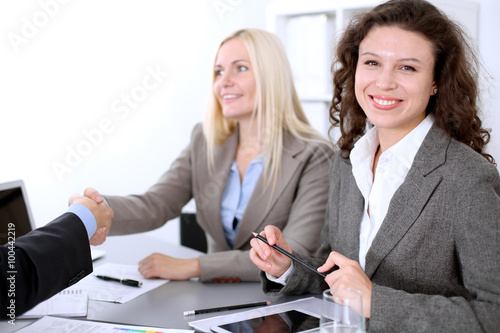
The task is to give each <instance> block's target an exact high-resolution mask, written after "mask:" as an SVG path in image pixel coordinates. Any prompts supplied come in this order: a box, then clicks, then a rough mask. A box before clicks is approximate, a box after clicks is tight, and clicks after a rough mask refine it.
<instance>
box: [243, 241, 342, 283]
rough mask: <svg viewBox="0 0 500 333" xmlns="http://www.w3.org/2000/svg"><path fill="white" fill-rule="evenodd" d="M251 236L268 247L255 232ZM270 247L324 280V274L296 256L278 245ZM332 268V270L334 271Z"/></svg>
mask: <svg viewBox="0 0 500 333" xmlns="http://www.w3.org/2000/svg"><path fill="white" fill-rule="evenodd" d="M252 234H253V235H254V237H255V238H257V239H259V240H261V241H263V242H264V243H266V244H267V245H269V242H268V241H267V239H265V238H264V237H262V236H261V235H259V234H258V233H256V232H252ZM269 246H270V247H272V248H273V249H276V250H277V251H278V252H281V253H283V254H284V255H286V256H287V257H288V258H290V259H292V260H293V261H295V262H296V263H298V264H301V265H302V266H304V267H305V268H307V269H309V270H311V271H313V272H314V273H316V274H318V275H319V276H321V277H323V278H326V274H325V273H320V272H318V270H317V269H315V268H314V267H312V266H311V265H309V264H308V263H305V262H303V261H302V260H300V259H299V258H297V257H296V256H294V255H293V254H291V253H290V252H288V251H285V250H283V249H282V248H281V247H279V246H278V245H269ZM335 267H337V269H338V266H337V265H335ZM335 267H334V269H335Z"/></svg>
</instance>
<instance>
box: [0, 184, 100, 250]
mask: <svg viewBox="0 0 500 333" xmlns="http://www.w3.org/2000/svg"><path fill="white" fill-rule="evenodd" d="M47 222H48V221H47ZM35 228H36V225H35V222H34V219H33V215H32V213H31V207H30V204H29V201H28V192H27V191H26V186H25V185H24V181H22V180H15V181H11V182H7V183H1V184H0V245H4V244H7V242H8V241H9V236H11V239H13V238H12V236H15V238H19V237H21V236H23V235H26V234H27V233H28V232H30V231H31V230H33V229H35ZM90 250H91V255H92V260H95V259H97V258H100V257H102V256H104V254H105V253H106V252H105V251H104V250H100V249H97V248H94V247H91V249H90Z"/></svg>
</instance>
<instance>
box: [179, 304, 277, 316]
mask: <svg viewBox="0 0 500 333" xmlns="http://www.w3.org/2000/svg"><path fill="white" fill-rule="evenodd" d="M269 304H271V302H257V303H248V304H238V305H229V306H222V307H220V308H210V309H201V310H190V311H184V316H190V315H197V314H201V313H211V312H219V311H229V310H237V309H245V308H252V307H255V306H266V305H269Z"/></svg>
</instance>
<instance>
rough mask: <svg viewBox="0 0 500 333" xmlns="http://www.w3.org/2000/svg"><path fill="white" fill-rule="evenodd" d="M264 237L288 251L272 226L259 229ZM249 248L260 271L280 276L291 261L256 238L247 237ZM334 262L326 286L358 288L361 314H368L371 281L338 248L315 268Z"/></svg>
mask: <svg viewBox="0 0 500 333" xmlns="http://www.w3.org/2000/svg"><path fill="white" fill-rule="evenodd" d="M260 235H261V236H263V237H265V238H266V239H267V241H268V242H269V244H270V245H277V246H279V247H281V248H282V249H284V250H286V251H288V252H290V253H292V249H291V247H290V246H289V245H288V244H287V242H286V240H285V238H284V237H283V234H282V233H281V231H280V230H279V229H278V228H276V227H274V226H266V227H265V228H264V231H263V232H261V233H260ZM250 245H251V246H252V249H251V250H250V259H251V260H252V262H253V263H254V264H255V265H256V266H257V267H259V268H260V269H261V270H262V271H264V272H266V273H268V274H270V275H272V276H274V277H280V276H282V275H283V274H284V273H285V272H286V271H287V270H288V269H289V268H290V265H291V264H292V260H291V259H290V258H288V257H287V256H285V255H283V254H281V253H280V252H278V251H276V250H274V249H273V248H272V247H271V246H269V245H267V244H265V243H264V242H261V241H260V240H258V239H257V238H254V239H252V240H251V241H250ZM335 265H337V266H339V269H338V270H336V271H333V272H332V273H330V274H328V275H327V276H326V278H325V282H326V283H327V284H328V286H329V287H330V289H333V288H352V289H357V290H359V291H361V293H362V298H363V316H364V317H366V318H370V313H371V296H372V288H373V283H372V282H371V281H370V279H369V278H368V276H366V274H365V272H364V271H363V269H362V268H361V266H360V265H359V263H358V262H357V261H355V260H351V259H349V258H347V257H345V256H343V255H342V254H340V253H338V252H335V251H333V252H331V253H330V255H329V256H328V258H327V259H326V261H325V263H324V264H323V265H322V266H320V267H319V268H318V272H321V273H325V272H328V271H329V270H330V269H332V268H333V267H334V266H335Z"/></svg>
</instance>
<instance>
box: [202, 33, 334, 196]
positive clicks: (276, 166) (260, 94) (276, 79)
mask: <svg viewBox="0 0 500 333" xmlns="http://www.w3.org/2000/svg"><path fill="white" fill-rule="evenodd" d="M234 38H238V39H239V40H241V41H242V42H243V43H244V45H245V46H246V48H247V51H248V54H249V57H250V63H251V64H252V68H253V70H254V75H255V81H256V94H255V106H254V110H253V115H252V117H253V120H254V121H257V124H258V126H257V127H258V140H259V142H262V143H263V150H264V157H265V166H264V177H265V178H264V181H265V183H264V184H265V187H267V186H268V185H269V184H270V180H272V182H273V189H274V186H275V185H276V182H277V179H278V174H279V171H280V169H281V156H282V153H283V130H287V131H288V132H289V133H291V134H292V135H293V136H295V137H298V138H300V139H302V140H306V141H316V142H323V143H325V145H328V141H327V140H326V139H325V138H324V137H323V136H322V135H321V134H319V133H318V132H317V131H316V130H315V129H313V128H312V127H311V125H310V124H309V121H308V120H307V118H306V116H305V114H304V111H303V109H302V106H301V104H300V100H299V97H298V95H297V92H296V91H295V86H294V84H293V76H292V70H291V67H290V64H289V62H288V58H287V56H286V53H285V49H284V47H283V44H282V43H281V41H280V39H279V38H278V37H277V36H276V35H275V34H272V33H269V32H267V31H264V30H260V29H243V30H238V31H236V32H234V33H232V34H231V35H229V36H228V37H227V38H225V39H224V40H223V41H222V42H221V44H220V45H219V50H220V47H221V46H222V45H223V44H224V43H226V42H227V41H229V40H231V39H234ZM217 53H218V51H217ZM215 78H216V77H215V73H214V77H213V81H212V83H213V82H215ZM236 124H237V122H236V121H235V120H233V119H229V118H226V117H224V116H223V114H222V109H221V106H220V104H219V102H218V100H217V98H216V96H215V94H214V93H213V92H212V93H211V94H210V100H209V106H208V110H207V113H206V116H205V122H204V123H203V132H204V134H205V137H206V139H207V148H208V152H207V153H208V159H209V161H210V163H209V164H211V165H213V152H214V148H215V146H216V145H219V144H221V143H222V142H223V141H224V140H225V139H226V138H227V137H228V136H229V135H230V134H232V133H233V131H234V130H235V128H236Z"/></svg>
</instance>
